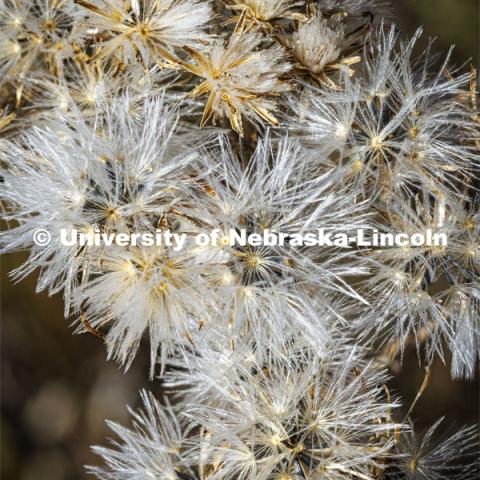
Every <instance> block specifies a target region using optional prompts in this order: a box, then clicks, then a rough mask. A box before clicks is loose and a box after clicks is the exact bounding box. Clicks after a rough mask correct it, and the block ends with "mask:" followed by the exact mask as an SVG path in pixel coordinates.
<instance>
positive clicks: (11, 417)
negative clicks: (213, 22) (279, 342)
mask: <svg viewBox="0 0 480 480" xmlns="http://www.w3.org/2000/svg"><path fill="white" fill-rule="evenodd" d="M393 8H394V15H395V16H396V18H397V20H396V23H397V24H398V25H399V26H400V27H401V29H402V30H404V31H405V32H407V33H413V32H414V31H415V30H416V28H417V26H420V25H423V26H424V32H425V39H424V40H423V42H425V41H426V38H428V36H431V37H437V38H438V40H437V42H436V43H435V50H438V51H442V50H443V51H445V50H447V49H448V48H449V46H450V45H451V44H455V45H456V49H455V51H454V56H453V58H454V61H455V62H456V63H457V65H461V64H463V63H464V62H465V61H466V60H468V59H470V58H471V59H472V61H473V64H474V65H477V66H478V64H479V56H480V49H479V15H480V4H479V2H478V1H477V0H394V6H393ZM25 258H26V257H25V256H22V255H7V256H4V257H3V258H2V259H1V264H0V266H1V313H2V318H1V424H0V425H1V474H0V476H1V479H2V480H76V479H81V478H86V474H85V472H84V469H83V465H85V464H95V463H98V461H99V459H98V458H97V457H95V456H93V455H92V454H91V452H90V445H92V444H98V443H103V444H104V443H105V440H104V438H105V436H108V435H109V432H108V429H107V428H106V425H105V422H104V420H105V419H106V418H108V419H111V420H115V421H118V422H121V423H126V422H127V421H128V420H127V418H128V417H127V412H126V408H125V405H126V404H129V405H131V406H136V405H137V403H138V390H139V389H140V388H142V387H148V388H150V389H151V390H153V391H154V392H155V391H157V393H158V388H159V387H158V382H154V383H149V382H148V379H147V371H148V370H147V365H148V359H147V354H146V352H145V351H142V352H141V354H140V355H139V356H138V357H137V359H136V361H135V362H134V364H133V367H132V368H131V369H130V370H129V372H128V373H127V374H124V373H123V372H122V371H121V370H120V369H119V368H118V367H117V366H116V365H115V364H114V363H113V362H107V361H106V358H105V348H104V346H103V344H102V342H101V340H99V339H98V338H96V337H93V336H91V335H77V336H73V335H72V329H71V328H70V327H69V325H68V321H66V320H64V318H63V301H62V299H61V298H60V297H58V296H56V297H52V298H49V297H48V296H47V295H45V294H39V295H36V294H35V283H36V279H35V278H29V279H27V280H25V281H23V282H21V283H20V284H18V285H14V284H13V283H12V282H11V281H10V280H9V278H8V272H9V271H11V270H12V269H13V268H15V267H17V266H18V265H19V264H20V263H21V262H22V261H23V260H24V259H25ZM422 380H423V371H422V370H421V369H420V368H419V367H418V361H417V359H416V357H415V355H413V354H412V355H410V356H408V357H407V359H406V363H405V365H404V369H403V373H401V374H400V375H398V376H397V377H396V378H395V379H394V380H393V381H392V387H393V388H395V389H396V390H397V391H398V392H400V393H401V394H402V397H403V399H404V402H405V403H406V404H408V403H409V402H410V401H412V400H413V398H414V397H415V394H416V391H417V389H418V387H419V386H420V384H421V383H422ZM479 405H480V398H479V384H478V378H477V379H476V381H475V382H453V381H451V380H450V376H449V368H448V366H447V367H445V366H444V365H442V364H441V363H440V362H437V363H436V364H435V367H434V369H433V373H432V377H431V381H430V384H429V387H428V389H427V391H426V392H425V394H424V396H423V397H422V399H421V400H420V401H419V403H418V405H417V407H416V409H415V413H414V417H415V419H416V421H417V422H418V424H420V425H421V426H427V425H429V424H431V423H432V422H433V421H435V420H436V419H437V418H439V417H441V416H444V415H446V416H447V417H448V418H447V422H445V426H447V425H448V424H450V423H455V424H457V426H460V425H463V424H472V423H476V422H477V423H478V415H479Z"/></svg>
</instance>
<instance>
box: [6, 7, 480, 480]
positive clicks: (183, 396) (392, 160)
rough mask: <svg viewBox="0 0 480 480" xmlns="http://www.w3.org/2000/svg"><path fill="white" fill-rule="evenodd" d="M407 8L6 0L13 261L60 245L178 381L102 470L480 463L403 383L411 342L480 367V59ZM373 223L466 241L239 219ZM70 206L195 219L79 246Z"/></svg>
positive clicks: (120, 348) (271, 470)
mask: <svg viewBox="0 0 480 480" xmlns="http://www.w3.org/2000/svg"><path fill="white" fill-rule="evenodd" d="M386 8H387V7H386V5H384V3H383V2H375V1H368V0H365V1H350V0H317V1H302V0H299V1H293V0H244V1H240V0H225V1H223V0H216V1H206V0H114V1H106V0H76V1H74V0H32V1H31V2H23V1H21V0H0V91H1V97H0V132H1V138H0V161H1V163H0V174H1V178H2V183H3V184H2V190H1V193H0V198H2V200H3V201H4V202H5V203H4V209H3V211H2V213H3V215H2V216H3V219H4V220H5V221H6V222H8V225H9V229H8V230H6V231H4V232H2V233H1V236H0V252H2V253H4V252H11V251H16V250H28V251H29V252H30V256H29V259H28V261H27V262H26V263H25V264H24V265H22V266H20V267H19V268H18V269H17V270H15V271H14V272H13V275H14V277H15V278H17V279H20V278H23V277H24V276H26V275H29V274H30V273H32V272H33V271H35V270H39V272H40V275H39V279H38V291H42V290H47V291H48V292H49V293H51V294H54V293H58V292H62V293H63V295H64V300H65V315H66V316H71V317H72V318H73V319H74V321H75V323H76V325H77V332H89V333H92V334H94V335H96V336H98V337H100V338H102V339H103V340H104V342H105V344H106V347H107V350H108V355H109V357H111V358H113V359H115V360H116V361H118V362H119V363H120V364H122V365H123V366H125V368H126V369H128V367H129V366H130V365H131V363H132V361H133V360H134V358H135V354H136V352H137V350H138V348H139V345H140V342H141V341H142V339H143V338H144V337H148V338H149V345H150V352H151V362H150V363H151V368H150V376H151V378H152V379H153V378H154V376H155V375H156V374H160V375H162V376H163V379H164V384H165V389H166V400H165V402H163V403H162V404H161V403H159V402H158V401H157V400H155V399H154V398H153V397H152V396H151V395H149V394H147V393H143V394H142V395H143V401H144V404H145V407H144V410H142V411H139V412H134V411H132V412H131V413H132V416H133V428H132V429H131V430H128V429H125V428H123V427H121V426H119V425H116V424H111V427H112V429H113V430H114V432H115V433H116V434H117V435H118V436H119V437H120V441H118V442H116V443H115V444H114V446H113V448H112V449H107V448H100V447H96V451H97V452H98V453H99V454H100V455H102V456H103V457H104V459H105V466H104V467H102V468H100V467H91V468H90V471H91V472H92V473H94V474H96V475H97V476H98V478H102V479H112V480H122V479H125V480H127V479H128V480H132V479H138V480H140V479H142V480H144V479H147V478H148V479H150V478H151V479H154V478H155V479H169V480H173V479H179V480H180V479H181V480H206V479H211V480H217V479H218V480H220V479H232V480H233V479H240V480H242V479H245V480H247V479H248V480H253V479H259V480H274V479H277V480H301V479H304V480H354V479H360V480H397V479H410V480H413V479H415V480H416V479H422V480H446V479H462V480H469V479H472V480H473V479H474V478H477V474H478V468H477V464H476V460H478V459H476V458H475V450H478V448H476V443H477V442H478V438H477V435H476V434H475V430H474V429H473V428H466V429H464V430H462V431H460V432H458V433H456V434H454V435H453V436H451V437H450V438H449V439H448V440H446V441H445V442H444V443H441V442H440V443H438V442H437V443H435V441H434V440H433V438H434V433H435V431H436V430H437V428H438V426H439V423H437V424H435V425H434V426H433V427H432V428H431V429H430V430H429V431H428V432H427V433H426V434H425V436H424V437H423V438H422V437H420V436H418V434H417V433H416V432H415V429H414V426H413V423H412V420H411V419H410V418H409V415H410V413H411V410H412V409H413V405H412V408H411V409H410V410H409V411H408V414H407V416H406V417H404V418H402V416H401V415H400V413H399V411H400V409H399V407H400V406H401V400H402V399H401V398H397V397H396V396H395V395H394V394H392V393H391V392H390V391H389V388H388V387H387V381H388V373H387V369H388V367H389V366H391V364H392V363H393V362H394V361H397V360H400V361H401V359H402V358H403V353H404V351H405V349H406V348H407V347H409V346H411V345H413V346H414V347H415V348H416V349H417V351H418V355H419V358H420V359H421V360H422V362H424V364H425V366H426V367H427V369H428V367H429V366H430V365H431V363H432V362H433V360H434V358H435V357H437V356H440V357H441V358H442V359H444V357H445V354H446V353H447V352H449V355H451V357H452V360H451V365H452V377H453V378H464V379H472V378H474V377H475V375H476V374H477V372H478V362H479V357H480V282H479V279H480V194H479V192H478V174H479V172H480V118H479V114H478V105H477V97H476V89H477V82H476V75H475V72H474V71H471V72H466V73H462V71H461V70H460V69H455V68H453V67H450V63H449V55H447V58H446V59H445V60H443V61H439V59H438V58H437V57H436V56H435V55H433V54H432V53H431V51H430V50H431V47H430V48H429V49H428V50H427V51H426V52H424V54H423V55H421V56H419V57H417V56H415V55H414V49H415V47H416V43H417V40H418V37H419V36H420V35H421V32H420V31H419V32H418V33H417V34H416V35H415V36H414V38H412V39H410V40H405V39H403V38H402V37H400V36H399V34H398V33H397V31H396V29H395V27H394V26H391V25H389V23H388V22H387V21H386V20H381V19H382V15H383V14H384V13H385V11H386ZM367 227H369V228H375V229H377V230H378V231H380V232H386V233H389V232H390V233H397V232H405V233H408V234H414V233H417V232H423V231H426V230H427V229H430V230H431V231H432V232H434V233H445V234H447V235H448V246H445V247H430V246H420V247H417V246H406V247H388V248H382V247H371V248H363V247H362V246H361V245H352V246H351V247H350V248H341V247H338V246H332V247H329V248H311V247H305V246H292V245H291V244H285V245H275V246H266V245H263V246H251V245H245V246H242V245H239V246H232V245H230V244H229V243H228V242H227V241H226V239H227V236H228V232H229V231H232V230H233V231H236V232H240V231H242V230H244V231H247V232H249V233H252V234H262V233H264V232H265V231H267V230H269V231H272V232H283V233H285V234H286V235H287V236H288V237H294V236H295V235H299V234H302V235H305V234H308V233H314V232H317V231H318V230H319V229H330V230H334V231H337V232H343V233H345V234H346V235H351V234H353V233H354V232H355V231H357V229H359V228H367ZM39 229H42V230H47V231H48V232H49V233H50V234H51V241H50V243H49V244H48V245H47V246H45V245H43V246H40V245H38V244H36V243H35V242H34V236H33V233H34V232H36V231H37V230H39ZM62 229H76V230H77V231H78V232H81V233H85V234H88V233H91V232H100V233H102V234H106V235H113V236H118V235H120V234H125V233H126V234H129V235H131V234H135V233H136V232H150V233H152V234H153V233H154V232H156V231H157V230H158V229H162V230H164V231H166V230H168V231H170V232H173V233H175V234H177V235H184V236H185V239H186V240H185V244H184V245H183V248H181V249H175V248H172V247H171V246H168V245H156V246H142V245H129V246H126V247H121V246H118V245H115V246H113V245H111V246H107V245H103V246H98V245H77V244H74V245H71V246H66V245H65V243H64V242H62V241H61V236H60V232H61V231H62ZM212 231H216V232H219V236H220V242H219V243H218V244H209V245H205V246H200V245H198V243H196V242H195V241H194V240H193V239H194V237H195V236H197V235H199V234H208V233H209V232H212ZM224 240H225V241H224ZM421 393H422V392H421V391H420V392H419V394H421ZM406 407H407V409H408V405H407V406H406Z"/></svg>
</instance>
